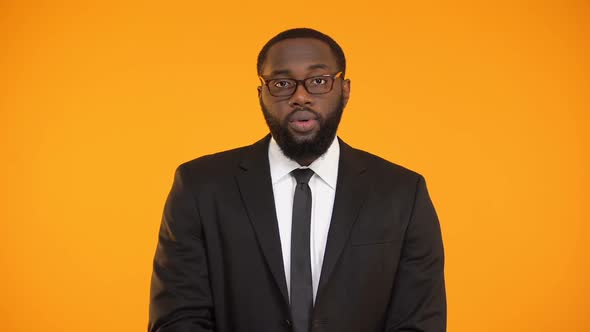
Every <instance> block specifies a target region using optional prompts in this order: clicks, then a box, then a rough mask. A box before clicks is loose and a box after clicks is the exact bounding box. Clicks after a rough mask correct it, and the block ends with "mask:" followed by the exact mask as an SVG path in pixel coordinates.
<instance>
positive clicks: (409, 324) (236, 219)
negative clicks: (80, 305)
mask: <svg viewBox="0 0 590 332" xmlns="http://www.w3.org/2000/svg"><path fill="white" fill-rule="evenodd" d="M269 141H270V135H268V136H266V137H265V138H263V139H262V140H260V141H258V142H257V143H255V144H253V145H251V146H247V147H242V148H238V149H235V150H231V151H226V152H221V153H217V154H213V155H209V156H204V157H201V158H198V159H195V160H193V161H190V162H187V163H184V164H182V165H180V166H179V167H178V169H177V170H176V174H175V178H174V183H173V185H172V189H171V191H170V194H169V196H168V199H167V200H166V204H165V208H164V213H163V218H162V223H161V227H160V232H159V241H158V246H157V249H156V253H155V258H154V266H153V274H152V281H151V296H150V312H149V315H150V316H149V325H148V331H150V332H156V331H158V332H172V331H174V332H201V331H219V332H230V331H231V332H277V331H288V330H289V329H290V326H291V323H290V317H289V302H288V295H287V286H286V281H285V276H284V272H283V271H284V269H283V261H282V253H281V242H280V238H279V232H278V226H277V218H276V213H275V205H274V198H273V191H272V183H271V177H270V168H269V162H268V143H269ZM339 143H340V161H339V169H338V182H337V186H336V196H335V201H334V208H333V214H332V220H331V224H330V229H329V233H328V241H327V244H326V250H325V255H324V261H323V265H322V271H321V277H320V283H319V287H318V292H317V295H316V302H315V306H314V310H313V317H312V326H311V330H312V331H313V332H320V331H330V332H332V331H333V332H346V331H355V332H359V331H362V332H366V331H399V332H401V331H427V332H440V331H445V330H446V296H445V283H444V255H443V244H442V238H441V231H440V226H439V222H438V219H437V216H436V212H435V210H434V208H433V205H432V203H431V200H430V198H429V195H428V192H427V189H426V185H425V182H424V179H423V177H422V176H421V175H419V174H417V173H415V172H413V171H410V170H408V169H406V168H403V167H401V166H398V165H395V164H393V163H390V162H388V161H386V160H383V159H381V158H379V157H376V156H374V155H371V154H369V153H366V152H363V151H360V150H357V149H353V148H351V147H350V146H348V145H347V144H345V143H344V142H342V141H341V140H340V139H339Z"/></svg>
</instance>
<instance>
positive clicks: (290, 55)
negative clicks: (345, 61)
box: [262, 38, 338, 76]
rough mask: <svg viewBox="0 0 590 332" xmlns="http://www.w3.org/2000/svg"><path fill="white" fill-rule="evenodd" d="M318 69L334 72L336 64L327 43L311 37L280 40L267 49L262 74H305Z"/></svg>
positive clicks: (336, 67)
mask: <svg viewBox="0 0 590 332" xmlns="http://www.w3.org/2000/svg"><path fill="white" fill-rule="evenodd" d="M318 69H326V71H329V72H334V71H336V70H337V69H338V64H337V61H336V57H335V56H334V53H333V52H332V50H331V49H330V46H328V44H326V43H324V42H322V41H320V40H317V39H312V38H294V39H286V40H282V41H280V42H278V43H276V44H274V45H273V46H271V48H270V49H269V50H268V53H267V55H266V60H265V61H264V65H263V67H262V76H274V75H277V74H291V75H293V76H297V75H306V74H308V73H309V72H312V71H314V70H315V71H317V70H318Z"/></svg>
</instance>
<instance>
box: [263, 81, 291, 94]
mask: <svg viewBox="0 0 590 332" xmlns="http://www.w3.org/2000/svg"><path fill="white" fill-rule="evenodd" d="M296 86H297V82H296V81H294V80H289V79H280V80H271V81H269V82H268V89H269V90H270V94H271V95H273V96H277V97H279V96H290V95H291V94H293V92H294V91H295V87H296Z"/></svg>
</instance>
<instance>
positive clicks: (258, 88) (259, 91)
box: [256, 86, 262, 98]
mask: <svg viewBox="0 0 590 332" xmlns="http://www.w3.org/2000/svg"><path fill="white" fill-rule="evenodd" d="M256 90H258V98H261V97H262V87H261V86H257V87H256Z"/></svg>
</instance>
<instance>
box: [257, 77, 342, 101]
mask: <svg viewBox="0 0 590 332" xmlns="http://www.w3.org/2000/svg"><path fill="white" fill-rule="evenodd" d="M341 76H342V72H341V71H339V72H337V73H336V74H334V75H319V76H313V77H308V78H305V79H302V80H295V79H292V78H276V79H270V80H266V79H264V77H262V76H258V78H259V79H260V81H261V82H262V85H266V87H267V88H268V92H269V93H270V95H271V96H274V97H290V96H292V95H293V94H294V93H295V91H296V90H297V86H298V85H299V84H302V85H303V87H304V88H305V90H306V91H307V92H308V93H309V94H312V95H321V94H324V93H328V92H330V91H332V86H334V80H335V79H336V78H338V77H341Z"/></svg>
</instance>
